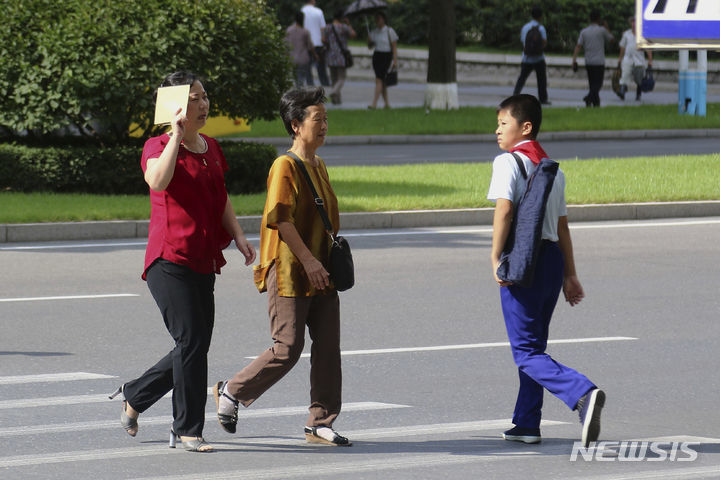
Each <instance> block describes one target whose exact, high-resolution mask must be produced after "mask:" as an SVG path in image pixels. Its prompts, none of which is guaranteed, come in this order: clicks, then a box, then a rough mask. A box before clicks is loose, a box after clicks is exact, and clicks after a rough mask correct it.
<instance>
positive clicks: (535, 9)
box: [530, 5, 542, 20]
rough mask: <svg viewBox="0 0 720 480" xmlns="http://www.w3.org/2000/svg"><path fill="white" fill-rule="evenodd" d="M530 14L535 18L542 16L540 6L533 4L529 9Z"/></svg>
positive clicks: (538, 18)
mask: <svg viewBox="0 0 720 480" xmlns="http://www.w3.org/2000/svg"><path fill="white" fill-rule="evenodd" d="M530 16H531V17H532V18H534V19H535V20H540V18H541V17H542V8H540V6H539V5H535V6H533V7H532V10H530Z"/></svg>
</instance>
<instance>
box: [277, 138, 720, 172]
mask: <svg viewBox="0 0 720 480" xmlns="http://www.w3.org/2000/svg"><path fill="white" fill-rule="evenodd" d="M541 143H542V145H543V148H544V149H545V151H546V152H547V153H548V155H550V156H551V157H552V158H553V159H555V160H558V161H562V160H572V159H576V158H577V159H589V158H620V157H637V156H658V155H682V154H707V153H717V152H718V151H720V147H719V146H718V141H717V139H715V138H682V139H678V138H667V139H639V140H627V139H622V140H595V141H584V140H577V141H576V140H563V141H547V142H545V141H543V142H541ZM286 150H287V148H278V153H282V152H284V151H286ZM500 153H501V150H500V148H499V147H498V146H497V144H496V143H495V142H473V143H427V144H409V145H393V144H390V145H325V146H323V147H321V148H320V150H319V151H318V154H319V155H320V156H321V157H322V158H323V159H324V160H325V162H326V163H327V164H328V165H332V166H343V165H396V164H406V163H437V162H448V163H467V162H491V161H492V160H493V158H495V156H496V155H498V154H500Z"/></svg>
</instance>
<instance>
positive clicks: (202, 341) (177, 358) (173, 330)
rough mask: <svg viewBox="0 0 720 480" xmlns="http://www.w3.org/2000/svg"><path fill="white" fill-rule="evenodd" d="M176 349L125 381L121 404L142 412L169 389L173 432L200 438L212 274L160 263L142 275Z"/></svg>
mask: <svg viewBox="0 0 720 480" xmlns="http://www.w3.org/2000/svg"><path fill="white" fill-rule="evenodd" d="M147 284H148V288H149V289H150V293H152V296H153V298H154V299H155V302H156V303H157V305H158V307H159V308H160V312H161V313H162V316H163V321H164V322H165V326H166V327H167V329H168V332H170V335H171V336H172V337H173V340H175V348H173V349H172V350H171V351H170V352H169V353H168V354H167V355H165V356H164V357H163V358H161V359H160V361H158V362H157V363H156V364H155V365H154V366H152V367H150V369H148V370H147V371H146V372H145V373H143V374H142V375H141V376H140V377H139V378H137V379H135V380H132V381H130V382H127V383H126V384H125V387H124V394H125V399H126V400H127V401H128V403H129V404H130V405H131V406H132V407H133V408H134V409H135V410H137V411H138V412H140V413H142V412H144V411H145V410H147V409H148V408H150V406H152V405H153V404H154V403H155V402H157V401H158V400H160V399H161V398H162V397H163V396H164V395H165V394H166V393H168V392H169V391H170V390H171V389H172V390H173V397H172V403H173V418H174V422H173V431H174V432H175V433H177V434H178V435H183V436H192V437H199V436H202V431H203V426H204V424H205V402H206V401H207V377H208V374H207V369H208V363H207V353H208V350H209V348H210V339H211V337H212V330H213V325H214V322H215V295H214V290H215V274H212V273H211V274H199V273H196V272H194V271H193V270H191V269H190V268H188V267H185V266H183V265H178V264H176V263H172V262H169V261H167V260H163V259H160V260H158V261H157V262H155V263H154V264H153V265H152V266H151V267H150V268H149V269H148V272H147Z"/></svg>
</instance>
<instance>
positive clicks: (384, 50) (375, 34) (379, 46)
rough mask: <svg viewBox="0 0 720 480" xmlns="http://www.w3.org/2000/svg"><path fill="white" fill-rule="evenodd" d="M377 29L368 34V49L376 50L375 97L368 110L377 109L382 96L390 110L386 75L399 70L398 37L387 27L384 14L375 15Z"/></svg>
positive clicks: (374, 58) (374, 67)
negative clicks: (393, 70)
mask: <svg viewBox="0 0 720 480" xmlns="http://www.w3.org/2000/svg"><path fill="white" fill-rule="evenodd" d="M375 24H376V25H377V27H376V28H374V29H372V31H370V33H369V34H368V48H375V51H374V52H373V58H372V63H373V70H374V71H375V95H373V101H372V104H371V105H368V108H369V109H371V110H374V109H375V108H377V102H378V99H379V98H380V94H382V97H383V100H384V101H385V108H390V102H388V95H387V85H385V75H386V74H387V72H388V71H390V70H392V69H397V41H398V35H397V33H395V30H393V28H392V27H389V26H388V25H387V17H386V16H385V14H384V13H383V12H378V13H377V14H376V15H375Z"/></svg>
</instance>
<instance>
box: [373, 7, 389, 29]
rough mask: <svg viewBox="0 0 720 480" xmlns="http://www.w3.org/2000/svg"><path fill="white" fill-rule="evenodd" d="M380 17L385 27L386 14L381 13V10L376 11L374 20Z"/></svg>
mask: <svg viewBox="0 0 720 480" xmlns="http://www.w3.org/2000/svg"><path fill="white" fill-rule="evenodd" d="M377 17H382V19H383V22H385V25H387V14H386V13H385V12H383V11H382V10H378V11H377V12H375V18H377Z"/></svg>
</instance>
